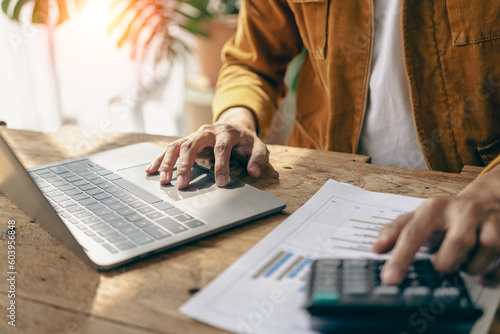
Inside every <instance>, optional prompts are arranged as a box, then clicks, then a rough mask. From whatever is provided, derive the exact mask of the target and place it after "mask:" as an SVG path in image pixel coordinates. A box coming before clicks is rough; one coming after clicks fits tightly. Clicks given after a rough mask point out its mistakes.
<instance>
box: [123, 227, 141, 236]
mask: <svg viewBox="0 0 500 334" xmlns="http://www.w3.org/2000/svg"><path fill="white" fill-rule="evenodd" d="M119 230H120V232H122V233H123V234H126V235H129V234H134V233H137V232H139V229H138V228H137V227H135V226H132V225H129V226H125V227H122V228H120V229H119Z"/></svg>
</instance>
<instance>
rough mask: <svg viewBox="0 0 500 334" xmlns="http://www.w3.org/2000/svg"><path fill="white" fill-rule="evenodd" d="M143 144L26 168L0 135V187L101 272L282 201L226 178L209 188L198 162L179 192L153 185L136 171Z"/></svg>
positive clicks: (151, 149) (147, 150)
mask: <svg viewBox="0 0 500 334" xmlns="http://www.w3.org/2000/svg"><path fill="white" fill-rule="evenodd" d="M161 150H162V149H161V148H160V147H158V146H156V145H154V144H151V143H141V144H136V145H131V146H126V147H122V148H118V149H114V150H110V151H107V152H101V153H97V154H92V155H89V156H85V157H81V158H76V159H71V160H65V161H61V162H57V163H52V164H48V165H43V166H38V167H34V168H30V169H28V171H26V170H25V169H24V167H23V166H22V165H21V163H20V162H19V160H18V159H17V157H16V156H15V154H14V153H13V152H12V150H11V149H10V148H9V146H8V145H7V143H6V142H5V140H4V139H3V138H2V137H1V136H0V166H1V168H0V191H1V192H2V193H4V194H5V195H6V196H7V197H8V198H9V199H11V200H12V201H13V202H14V203H15V204H16V205H17V206H18V207H19V208H21V209H22V210H23V211H24V212H26V213H27V214H28V215H29V216H31V217H32V218H34V219H35V220H36V221H37V222H38V223H39V224H40V225H41V226H42V227H43V228H44V229H46V230H47V231H48V232H49V233H50V234H51V235H52V236H54V237H55V238H56V239H58V240H59V241H60V242H62V243H63V244H64V245H66V246H67V247H68V248H69V249H71V250H72V251H73V252H75V253H76V254H77V255H78V256H79V257H80V258H81V259H82V260H84V262H86V263H87V264H88V265H90V266H91V267H92V268H94V269H97V270H109V269H112V268H115V267H117V266H119V265H122V264H125V263H128V262H130V261H133V260H137V259H139V258H142V257H146V256H149V255H152V254H154V253H158V252H161V251H163V250H165V249H168V248H171V247H174V246H178V245H181V244H183V243H185V242H188V241H191V240H194V239H197V238H200V237H203V236H206V235H209V234H212V233H215V232H217V231H220V230H223V229H225V228H228V227H231V226H234V225H236V224H241V223H245V222H248V221H250V220H253V219H256V218H259V217H262V216H265V215H268V214H271V213H274V212H277V211H280V210H282V209H283V208H284V207H285V202H284V201H283V200H281V199H279V198H277V197H275V196H272V195H269V194H267V193H265V192H263V191H260V190H258V189H256V188H254V187H252V186H249V185H247V184H243V183H241V182H239V181H236V180H234V179H231V180H230V183H229V185H228V186H227V187H224V188H219V187H217V186H216V185H215V181H214V176H213V172H211V171H210V170H207V169H205V168H203V167H201V166H199V165H195V166H194V167H193V170H192V176H191V182H190V185H189V187H188V188H187V189H185V190H177V187H176V183H175V174H174V178H173V180H172V183H171V184H169V185H163V186H162V185H160V183H159V177H158V175H151V176H149V175H147V174H146V173H145V172H144V170H145V168H146V167H147V165H148V164H149V162H150V161H151V159H152V157H155V156H157V155H158V154H159V153H160V152H161Z"/></svg>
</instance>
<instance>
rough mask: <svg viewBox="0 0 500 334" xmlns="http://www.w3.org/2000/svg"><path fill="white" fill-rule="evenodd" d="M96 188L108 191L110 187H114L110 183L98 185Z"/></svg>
mask: <svg viewBox="0 0 500 334" xmlns="http://www.w3.org/2000/svg"><path fill="white" fill-rule="evenodd" d="M97 186H98V187H99V188H101V189H106V190H107V189H109V188H111V187H115V185H114V184H113V183H111V182H103V183H99V184H98V185H97Z"/></svg>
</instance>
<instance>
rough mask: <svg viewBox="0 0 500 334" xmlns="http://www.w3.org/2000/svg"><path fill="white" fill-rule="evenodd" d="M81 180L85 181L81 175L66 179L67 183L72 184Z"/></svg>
mask: <svg viewBox="0 0 500 334" xmlns="http://www.w3.org/2000/svg"><path fill="white" fill-rule="evenodd" d="M80 180H83V179H82V177H81V176H79V175H74V176H70V177H68V178H67V179H66V181H68V182H71V183H73V182H76V181H80Z"/></svg>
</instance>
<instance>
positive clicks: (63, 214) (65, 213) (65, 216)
mask: <svg viewBox="0 0 500 334" xmlns="http://www.w3.org/2000/svg"><path fill="white" fill-rule="evenodd" d="M61 217H63V218H71V215H70V214H69V213H67V212H63V213H61Z"/></svg>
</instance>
